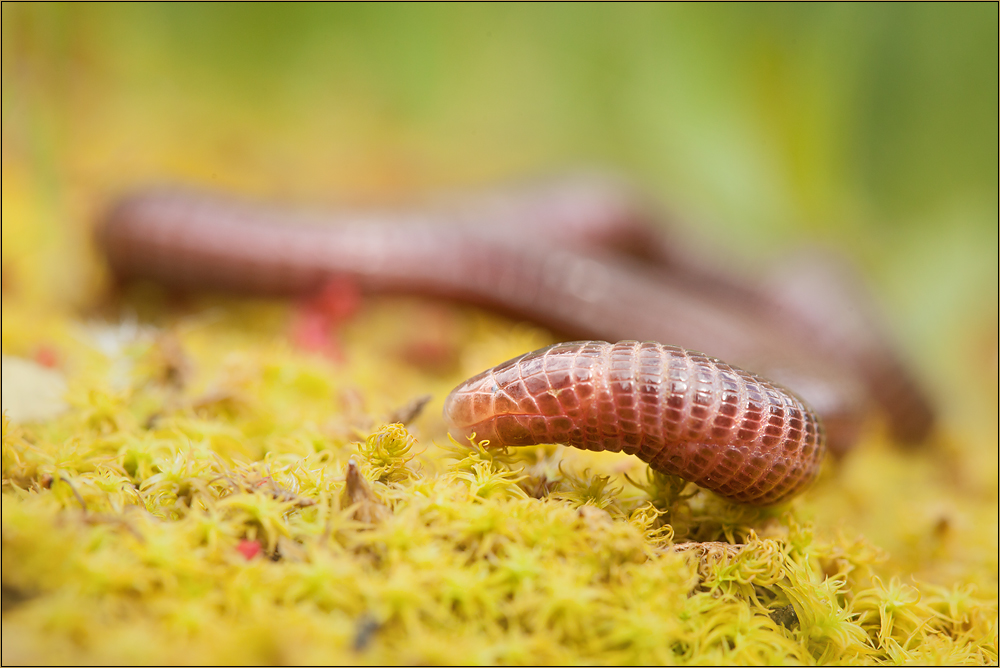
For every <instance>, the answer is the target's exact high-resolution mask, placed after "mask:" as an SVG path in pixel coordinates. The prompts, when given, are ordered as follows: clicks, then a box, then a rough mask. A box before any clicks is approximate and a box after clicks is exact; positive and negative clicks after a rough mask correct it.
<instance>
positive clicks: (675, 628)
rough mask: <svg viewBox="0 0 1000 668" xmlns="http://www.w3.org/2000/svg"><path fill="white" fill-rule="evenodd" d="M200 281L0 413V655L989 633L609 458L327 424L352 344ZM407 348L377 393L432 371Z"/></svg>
mask: <svg viewBox="0 0 1000 668" xmlns="http://www.w3.org/2000/svg"><path fill="white" fill-rule="evenodd" d="M215 308H220V307H219V306H216V307H215ZM221 308H222V309H224V311H223V316H222V317H221V318H218V319H217V320H216V321H215V322H213V323H210V324H205V325H204V326H203V327H201V328H199V330H198V331H191V330H188V331H179V332H178V333H176V334H175V335H174V337H175V338H174V341H173V342H172V343H170V344H169V345H170V347H172V351H167V352H166V353H165V352H164V350H163V348H162V346H163V345H164V344H163V339H162V338H159V337H158V336H157V335H155V334H154V335H152V336H149V335H148V334H149V332H147V333H146V334H143V333H141V328H139V329H137V328H134V327H132V329H131V330H130V332H125V331H120V332H118V335H119V338H120V341H121V345H118V346H116V347H115V348H114V349H110V350H109V351H108V352H105V353H95V352H94V351H93V350H92V349H88V348H87V346H79V348H78V349H77V350H76V351H74V352H70V353H67V354H66V357H65V359H66V364H65V367H64V368H65V369H67V370H72V371H66V373H67V375H68V376H69V381H70V384H71V386H75V387H78V388H83V387H91V388H94V389H92V390H91V391H86V392H85V391H79V392H77V393H75V394H73V395H72V397H71V399H72V401H71V408H70V410H69V411H67V412H65V413H63V414H62V415H60V416H59V417H57V418H54V419H52V420H49V421H48V422H45V423H40V424H34V425H21V426H19V425H14V424H12V423H11V422H10V421H9V420H8V419H7V418H6V416H5V417H4V422H3V495H2V499H3V592H4V594H3V619H4V660H5V662H6V661H10V662H66V661H73V662H84V663H108V662H115V663H121V662H140V663H150V662H154V663H212V662H242V663H249V662H272V663H300V662H304V663H334V662H338V663H372V664H380V663H536V662H541V663H579V662H587V663H626V664H631V663H699V664H705V663H906V662H939V663H991V662H993V663H995V662H996V660H997V623H996V620H997V608H996V592H995V589H994V590H992V591H988V590H982V589H981V588H977V587H976V586H975V585H974V584H973V583H972V582H971V581H969V582H965V583H961V578H959V582H960V583H959V584H955V585H947V586H946V585H941V584H939V585H934V584H930V583H927V582H921V581H920V580H915V579H913V578H910V577H906V576H905V574H904V573H902V572H900V571H899V570H898V566H896V565H895V563H894V561H893V560H892V557H891V555H888V554H886V553H885V551H884V550H881V549H879V548H877V547H875V546H873V545H872V544H871V543H870V542H869V541H867V540H865V539H863V538H848V537H846V536H847V534H846V533H845V531H843V530H840V531H836V530H832V529H829V528H827V527H820V526H814V525H813V524H811V523H810V522H808V521H807V520H806V516H807V515H808V514H809V512H808V510H809V509H808V507H804V506H803V504H801V503H797V504H793V505H791V506H786V507H783V508H778V509H763V510H762V509H754V508H748V507H743V506H738V505H734V504H731V503H728V502H726V501H724V500H722V499H719V498H717V497H714V496H712V495H710V494H707V493H705V492H703V491H699V490H697V489H695V488H693V487H692V486H690V485H686V484H684V483H683V481H679V480H677V479H675V478H672V477H669V476H662V475H659V474H655V473H652V472H648V471H646V472H644V471H643V469H644V467H643V466H642V465H641V464H640V463H638V462H634V461H632V460H631V459H629V458H622V457H607V456H605V455H601V454H595V453H584V452H577V451H571V450H567V449H564V448H559V447H555V446H537V447H531V448H521V449H510V450H504V449H497V448H492V447H489V445H488V444H485V443H478V442H476V441H475V440H473V441H472V442H470V443H456V442H453V441H451V442H450V441H448V440H447V439H445V438H442V437H441V436H439V434H441V427H440V418H438V417H437V416H435V415H433V414H428V413H425V414H423V415H421V416H420V417H419V418H417V419H416V421H415V423H414V426H413V427H411V428H410V429H407V428H406V427H403V426H402V425H400V424H394V425H383V426H373V427H371V428H369V430H368V432H367V433H364V434H362V436H363V438H355V437H354V436H352V435H351V432H350V431H347V432H345V430H344V424H345V423H344V422H343V421H342V420H340V419H337V416H338V413H340V417H343V413H344V412H350V411H354V412H355V417H358V416H362V417H364V416H365V415H367V416H368V417H369V419H370V422H371V423H372V424H374V423H376V422H377V420H376V419H375V417H373V416H372V412H373V411H372V410H371V409H364V408H362V409H360V410H359V409H357V408H351V407H350V404H344V403H343V402H341V403H340V408H338V405H337V399H336V397H337V396H338V392H340V391H343V389H344V388H353V391H354V392H356V393H357V394H358V395H359V396H360V397H362V400H361V402H360V404H361V405H363V406H372V405H374V404H375V403H376V401H375V398H374V396H373V391H372V390H369V389H368V388H367V386H366V379H367V378H368V377H369V374H371V373H375V372H376V371H378V370H379V369H380V368H382V367H383V366H384V365H385V364H386V363H385V362H383V361H381V360H379V359H378V355H377V352H378V351H374V352H369V351H365V350H364V349H363V348H357V349H352V348H348V349H347V353H348V355H347V358H346V359H345V361H344V362H342V363H341V364H340V366H337V365H336V364H331V363H328V362H325V361H323V360H321V359H319V358H314V357H311V356H310V354H308V353H304V352H298V351H296V350H295V349H294V348H291V347H287V346H284V345H276V344H275V343H274V342H273V341H271V340H268V339H264V338H259V339H258V338H254V337H247V338H243V340H242V342H241V343H239V344H238V345H236V346H235V347H228V346H230V345H232V342H233V339H234V338H235V337H236V335H237V332H236V331H235V330H236V329H237V328H239V326H240V319H241V318H242V317H244V316H246V317H252V309H250V307H249V306H248V305H247V304H245V303H241V304H238V305H237V306H234V307H233V309H232V310H229V309H227V308H226V307H225V306H224V305H223V306H222V307H221ZM262 308H264V309H265V310H271V309H273V308H274V307H273V306H272V305H262ZM5 309H6V304H5ZM475 317H478V316H475ZM67 318H69V316H67ZM14 322H15V323H17V324H15V325H12V326H15V327H19V326H21V324H20V323H21V322H22V321H21V320H15V321H14ZM467 322H468V323H471V324H470V325H469V327H470V328H474V327H476V325H475V323H474V318H473V319H472V320H469V321H467ZM363 323H364V316H362V320H361V322H360V323H359V324H358V326H361V325H363ZM72 326H81V325H80V323H75V324H74V323H73V322H72V321H71V319H70V320H68V321H67V322H62V323H58V324H57V325H56V327H57V328H67V327H72ZM105 327H106V326H105ZM120 327H121V328H122V329H123V330H124V329H125V328H127V327H130V326H127V325H122V326H120ZM4 328H5V339H6V338H7V337H8V334H7V328H8V324H7V321H6V319H5V322H4ZM210 334H217V335H218V336H217V337H215V336H210ZM41 335H42V336H46V335H48V332H46V331H42V332H41ZM19 336H21V335H20V334H18V333H14V332H12V333H10V338H12V339H16V338H18V337H19ZM475 336H476V335H475V334H474V332H473V333H470V337H471V338H472V339H473V340H476V339H475ZM480 341H481V340H480ZM470 345H471V344H470ZM475 345H481V344H479V343H476V344H475ZM227 347H228V349H227V350H225V351H224V352H223V351H222V350H221V348H227ZM497 354H498V355H500V354H506V351H502V352H498V353H497ZM352 355H356V357H355V359H354V360H352V359H351V356H352ZM368 355H370V356H371V357H369V358H367V359H366V356H368ZM94 357H103V358H104V359H103V360H100V361H99V362H98V363H95V362H94V361H93V358H94ZM88 359H89V360H90V361H87V360H88ZM177 359H184V360H186V361H185V362H184V363H183V366H184V368H185V371H184V373H183V374H170V373H164V369H165V367H168V366H171V365H174V362H172V361H170V360H174V361H176V360H177ZM397 364H398V362H397ZM454 373H455V374H456V375H459V374H461V373H463V371H462V370H460V369H457V370H455V371H454ZM111 374H115V375H117V376H118V377H125V378H128V379H129V380H128V383H127V384H126V385H124V386H118V387H117V388H116V389H113V390H112V389H104V390H102V389H98V388H101V387H105V388H107V387H109V376H110V375H111ZM415 376H416V378H415V379H412V378H411V379H409V380H407V379H406V374H403V375H401V376H400V378H401V382H404V383H409V382H412V383H413V385H414V386H413V387H412V388H409V387H402V388H398V389H399V392H398V396H403V397H405V396H407V395H412V396H416V394H418V393H419V389H420V388H419V387H417V385H419V384H420V383H421V382H425V383H429V384H432V385H447V384H449V383H451V382H452V381H453V380H454V379H452V378H448V379H444V380H441V379H437V378H435V377H434V376H433V374H432V375H431V376H425V377H423V379H421V375H420V374H415ZM331 401H332V402H333V404H334V405H333V406H331ZM344 406H348V408H346V409H345V408H343V407H344ZM378 410H381V409H378ZM390 412H391V411H390ZM357 424H363V421H359V422H358V423H357ZM352 429H353V430H354V433H357V432H359V431H360V429H359V428H358V427H357V426H355V427H353V428H352ZM419 433H428V434H432V438H427V437H420V436H418V434H419ZM352 466H353V467H354V468H353V470H354V471H355V472H356V475H357V476H358V478H357V481H358V482H357V484H358V485H360V486H361V487H358V488H356V489H355V491H354V492H351V493H349V492H350V490H349V489H348V482H349V480H350V476H351V470H352V468H351V467H352ZM835 475H836V474H835V473H829V474H828V477H830V476H835ZM640 481H641V482H640ZM821 484H822V483H821ZM357 489H361V490H363V491H362V492H358V491H357ZM822 491H823V490H822V488H821V489H820V490H819V493H822ZM359 495H360V496H359ZM364 504H374V505H373V506H372V507H373V508H377V509H378V512H374V511H370V512H359V508H361V507H362V506H364Z"/></svg>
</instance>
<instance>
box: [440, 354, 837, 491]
mask: <svg viewBox="0 0 1000 668" xmlns="http://www.w3.org/2000/svg"><path fill="white" fill-rule="evenodd" d="M444 414H445V419H446V421H447V422H448V423H449V425H450V427H451V431H452V433H453V434H454V435H456V436H459V437H462V436H469V435H471V434H475V437H476V439H477V440H482V439H488V440H489V441H490V444H491V445H513V446H516V445H533V444H538V443H562V444H565V445H571V446H574V447H577V448H583V449H587V450H610V451H614V452H619V451H621V452H626V453H628V454H632V455H636V456H637V457H639V459H641V460H642V461H644V462H647V463H648V464H649V465H650V467H652V468H653V469H655V470H657V471H661V472H663V473H669V474H672V475H677V476H680V477H682V478H684V479H685V480H689V481H691V482H694V483H696V484H698V485H700V486H702V487H705V488H707V489H710V490H712V491H714V492H716V493H718V494H720V495H722V496H725V497H727V498H730V499H733V500H735V501H740V502H743V503H752V504H759V505H770V504H774V503H780V502H781V501H784V500H786V499H789V498H790V497H792V496H794V495H796V494H798V493H799V492H801V491H802V490H803V489H804V488H805V487H806V486H808V485H809V483H810V482H811V481H812V480H813V478H814V477H815V476H816V473H817V471H818V470H819V465H820V462H821V461H822V459H823V455H824V453H825V451H826V445H825V442H824V438H823V430H822V426H821V424H820V422H819V419H818V417H817V416H816V414H815V413H814V412H813V411H812V410H811V409H810V408H808V407H807V406H806V405H805V404H804V403H803V402H802V400H801V399H799V398H798V397H796V396H795V395H794V394H793V393H791V392H789V391H788V390H786V389H784V388H782V387H780V386H778V385H775V384H774V383H771V382H770V381H767V380H765V379H763V378H761V377H759V376H756V375H754V374H752V373H749V372H747V371H744V370H743V369H740V368H738V367H734V366H731V365H729V364H726V363H725V362H722V361H721V360H718V359H715V358H712V357H708V356H706V355H703V354H701V353H697V352H692V351H688V350H684V349H683V348H679V347H677V346H664V345H661V344H658V343H654V342H645V343H639V342H636V341H621V342H618V343H615V344H611V343H605V342H604V341H577V342H574V343H559V344H556V345H553V346H549V347H547V348H543V349H541V350H536V351H535V352H531V353H527V354H525V355H521V356H520V357H517V358H515V359H512V360H509V361H507V362H505V363H503V364H500V365H499V366H497V367H494V368H492V369H489V370H487V371H484V372H483V373H481V374H479V375H478V376H475V377H474V378H471V379H470V380H468V381H466V382H465V383H463V384H461V385H460V386H459V387H457V388H455V390H454V391H452V393H451V394H450V395H448V398H447V399H446V401H445V407H444Z"/></svg>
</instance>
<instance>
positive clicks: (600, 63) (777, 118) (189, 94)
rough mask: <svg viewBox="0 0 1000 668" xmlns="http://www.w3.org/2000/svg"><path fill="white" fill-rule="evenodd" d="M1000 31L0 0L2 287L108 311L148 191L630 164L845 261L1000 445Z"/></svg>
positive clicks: (362, 189)
mask: <svg viewBox="0 0 1000 668" xmlns="http://www.w3.org/2000/svg"><path fill="white" fill-rule="evenodd" d="M997 26H998V12H997V5H996V4H995V3H981V4H880V5H867V4H832V5H827V4H815V5H813V4H810V5H784V4H782V5H756V4H754V5H738V6H732V5H725V6H722V5H703V4H697V5H675V4H671V5H648V4H642V5H618V4H616V5H590V4H588V5H573V4H558V5H547V4H546V5H520V4H518V5H478V4H477V5H372V4H359V5H352V4H337V5H326V4H281V5H272V4H253V5H232V4H208V5H201V4H197V5H195V4H162V5H161V4H135V5H131V4H101V5H85V4H84V5H79V4H74V5H61V4H46V5H31V4H11V3H4V4H3V207H4V210H3V213H4V222H3V263H4V265H3V266H4V278H3V280H4V283H3V285H4V294H5V299H7V298H8V296H9V295H20V297H22V298H25V299H28V298H30V299H33V300H36V301H37V302H38V303H39V304H49V305H52V306H53V307H58V306H63V307H67V306H68V307H71V308H76V307H79V306H81V305H85V304H87V303H89V302H90V301H91V300H93V299H94V298H95V295H97V294H99V292H100V286H101V285H102V282H101V281H102V270H101V267H100V263H99V262H98V261H96V259H95V258H94V256H93V253H92V251H90V250H83V249H86V248H87V247H88V245H87V241H88V238H89V236H88V235H89V229H90V227H91V226H92V224H93V221H94V219H95V216H96V215H97V213H98V212H99V211H100V210H101V209H102V208H103V207H104V206H106V205H107V203H108V202H109V201H110V199H111V198H113V197H114V196H115V195H116V194H118V193H120V192H122V191H124V190H126V189H127V188H129V187H130V186H133V185H136V184H139V183H145V182H149V181H181V182H188V183H195V184H199V185H202V186H207V187H212V188H219V189H226V190H235V191H240V192H248V193H254V194H256V195H262V196H272V197H281V198H292V199H297V200H304V201H313V202H324V203H335V202H344V201H352V202H357V201H373V200H374V201H384V200H392V201H400V200H405V199H406V198H408V197H413V196H415V195H417V194H419V193H422V192H425V191H427V190H430V189H435V188H452V187H464V186H482V185H488V184H491V183H494V182H499V181H504V180H511V179H523V178H526V177H531V176H532V175H541V174H552V173H558V172H562V171H566V170H571V169H575V168H579V167H602V168H610V169H612V170H615V171H619V172H621V173H624V174H625V175H627V176H628V177H630V178H632V179H633V180H635V181H636V182H637V183H638V184H640V186H641V187H643V188H644V189H646V190H647V191H648V192H649V193H650V194H651V195H652V196H653V197H654V198H656V199H657V200H658V201H659V202H661V203H662V204H664V206H666V207H668V208H669V209H670V210H672V211H674V212H677V213H678V214H679V219H680V220H681V221H682V224H686V225H688V226H689V227H691V228H692V229H693V230H695V231H696V233H697V234H698V235H700V236H702V237H703V238H705V239H707V240H709V241H718V242H719V243H724V244H725V245H726V246H727V247H729V248H731V249H732V252H733V253H734V254H735V255H738V256H743V257H744V258H746V259H748V261H750V262H755V261H756V260H749V259H750V258H755V257H756V256H758V255H759V256H760V257H761V258H763V261H766V259H767V258H770V257H775V256H776V255H777V254H779V253H780V252H782V251H786V250H788V249H791V248H793V247H794V245H795V244H796V243H799V242H804V241H810V242H816V241H818V242H821V243H827V244H831V245H833V246H836V247H839V248H841V249H843V250H845V251H846V252H847V253H848V254H849V255H850V256H852V257H853V259H854V260H855V261H856V262H857V263H858V265H859V267H860V268H861V270H862V271H863V272H864V274H865V275H866V277H867V278H868V279H869V281H870V282H871V284H872V286H873V289H874V291H875V292H876V294H877V295H878V296H879V297H880V298H881V299H882V300H883V301H884V302H885V304H886V311H887V320H888V321H889V322H891V323H893V325H892V326H893V328H894V329H895V331H896V334H897V335H898V336H899V337H900V338H901V340H902V341H903V344H904V345H905V346H907V347H908V348H909V350H910V352H911V353H913V354H914V356H915V357H916V358H918V359H920V360H922V362H920V364H921V365H922V371H923V373H924V374H925V375H926V376H928V377H931V378H934V379H935V380H937V381H940V382H941V383H943V385H942V387H944V388H946V391H945V392H942V394H945V393H947V391H948V390H947V388H965V389H966V390H968V389H969V388H968V387H967V386H968V384H969V383H970V382H971V383H972V389H973V390H975V392H974V394H977V395H985V400H982V402H981V403H976V404H975V406H976V408H975V411H976V412H977V413H979V414H980V415H982V413H981V411H983V410H987V415H988V417H987V420H986V422H987V423H991V424H992V431H993V432H994V433H995V431H996V378H997V371H996V369H997V276H998V270H997V247H998V241H997V229H998V222H997V221H998V205H997V192H998V190H997V182H998V173H997V144H998V136H997V127H998V107H997V81H998V71H997V63H998V46H997V44H998V41H997V34H998V28H997ZM984 359H985V360H986V362H985V363H984V362H983V360H984ZM951 369H958V371H955V372H954V373H952V372H950V371H949V370H951ZM970 378H972V380H971V381H970V380H969V379H970ZM980 390H982V391H980ZM963 396H965V395H963ZM963 401H964V399H963ZM991 402H992V404H991ZM990 405H992V408H990Z"/></svg>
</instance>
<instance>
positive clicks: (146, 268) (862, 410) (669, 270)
mask: <svg viewBox="0 0 1000 668" xmlns="http://www.w3.org/2000/svg"><path fill="white" fill-rule="evenodd" d="M636 202H637V200H636V199H635V197H634V196H633V195H631V194H630V193H628V192H627V191H625V190H623V189H621V188H620V187H617V186H610V187H609V186H608V184H606V183H602V182H600V181H598V182H594V181H593V180H584V181H577V182H569V183H568V184H561V185H558V186H557V187H548V188H539V189H535V190H532V191H528V192H526V193H525V192H522V193H520V194H514V195H511V194H509V193H501V194H497V195H488V196H485V197H483V196H480V197H479V198H476V199H471V200H466V201H464V202H460V203H459V204H458V205H453V206H452V207H450V208H437V209H434V208H430V209H425V210H423V211H420V210H417V211H415V212H414V211H408V212H402V213H400V212H390V213H377V212H371V211H357V212H341V213H339V214H329V213H325V212H320V213H313V212H307V211H297V210H294V209H289V208H281V207H274V206H266V205H257V204H249V203H245V202H240V201H239V200H232V199H227V198H222V197H218V196H214V195H204V194H198V193H192V192H189V191H188V192H186V191H170V190H151V191H146V192H142V193H138V194H136V195H134V196H132V197H129V198H126V199H124V200H122V201H121V202H120V203H119V204H118V205H117V206H116V207H115V208H114V209H113V210H112V211H111V212H110V213H109V215H108V216H107V218H106V220H105V221H104V224H103V225H102V227H101V228H100V236H99V244H100V246H101V248H102V249H103V251H104V253H105V254H106V256H107V258H108V261H109V264H110V265H111V268H112V270H113V271H114V273H115V274H116V275H117V276H119V277H121V278H126V279H127V278H149V279H154V280H157V281H160V282H163V283H165V284H168V285H173V286H178V287H184V288H194V289H206V288H208V289H212V288H216V289H218V288H222V289H232V290H238V291H243V292H253V293H262V294H296V293H308V292H310V291H314V290H317V289H319V288H320V287H322V285H323V284H324V282H326V281H328V280H330V278H331V277H348V278H350V279H351V280H352V281H354V282H356V283H357V284H358V286H359V287H361V288H362V289H364V290H366V291H370V292H398V293H409V294H421V295H432V296H438V297H444V298H448V299H456V300H461V301H465V302H470V303H473V304H478V305H483V306H486V307H489V308H492V309H496V310H499V311H502V312H505V313H508V314H511V315H514V316H516V317H519V318H524V319H529V320H533V321H535V322H538V323H540V324H543V325H546V326H548V327H550V328H551V329H553V330H554V331H556V332H559V333H562V334H565V335H568V336H570V337H573V338H591V339H606V340H619V339H647V340H656V341H665V342H670V343H673V344H677V345H680V346H684V347H685V348H688V349H701V350H708V351H710V352H711V353H712V354H715V355H718V356H720V357H722V358H724V359H727V360H730V361H732V362H734V363H736V364H738V365H739V366H740V367H742V368H747V369H754V370H755V371H756V372H759V373H762V374H764V375H766V376H767V377H769V378H773V379H775V380H777V381H778V382H780V383H781V384H783V385H785V386H787V387H791V388H793V389H794V390H795V391H796V392H797V393H798V394H799V395H800V396H802V397H804V398H805V399H806V401H807V402H808V403H809V404H810V405H811V406H812V407H813V408H814V409H815V410H816V411H817V413H819V414H820V415H822V416H823V420H824V423H825V425H826V431H827V437H828V443H829V446H830V448H831V449H832V450H834V451H837V452H843V451H846V450H847V448H849V447H850V445H851V443H853V441H854V439H855V438H856V434H857V431H858V430H859V428H860V425H862V424H863V423H864V422H865V420H866V418H867V416H868V415H869V414H870V413H871V404H872V402H871V401H870V399H874V400H875V401H876V402H881V403H882V404H884V405H886V406H887V407H888V408H887V409H886V413H887V414H888V415H889V416H890V417H891V422H892V424H893V426H894V429H895V430H896V431H906V430H907V429H908V430H909V431H910V432H911V433H914V434H915V435H916V437H917V438H919V437H920V436H922V435H924V434H925V433H926V430H927V429H929V424H930V420H931V418H930V416H931V415H932V413H931V411H930V407H929V402H927V401H926V399H925V398H924V396H923V394H922V393H921V392H920V390H919V388H917V387H916V385H915V384H914V383H912V382H911V381H910V379H909V377H908V376H906V374H905V373H897V374H895V375H894V374H893V373H892V372H893V371H894V370H895V371H899V370H900V369H901V368H902V365H900V364H899V363H898V362H896V361H895V360H896V358H895V357H894V356H893V355H892V354H891V351H890V350H889V348H888V346H886V345H883V344H880V343H879V341H878V337H873V336H870V335H868V333H867V332H866V331H861V332H860V334H859V333H858V332H857V331H854V330H851V331H846V332H844V333H843V334H842V335H841V334H837V335H836V336H829V335H828V334H829V332H835V333H836V332H837V331H839V330H837V328H836V327H833V326H830V327H826V328H824V327H823V326H822V324H821V323H820V324H817V323H816V322H815V319H814V320H810V319H809V317H798V310H799V306H800V305H799V304H798V302H796V300H794V299H791V300H787V303H791V304H792V307H788V306H787V303H783V302H780V301H775V300H773V299H770V298H767V297H764V296H762V295H761V294H760V291H757V290H754V289H751V288H750V287H747V283H748V282H747V281H745V280H742V281H741V280H740V279H739V278H738V277H730V276H728V275H726V273H725V272H723V271H719V270H717V269H714V268H711V267H706V266H704V264H698V263H696V262H694V261H692V260H691V259H690V257H688V256H687V255H685V253H684V252H683V249H682V248H680V249H679V248H675V247H674V245H673V244H672V243H671V242H670V240H669V239H666V238H665V237H664V236H663V235H662V234H660V233H657V232H656V231H655V230H654V229H653V223H652V222H651V220H652V219H651V217H650V216H649V214H648V213H646V209H645V208H644V207H642V206H640V205H639V204H637V203H636ZM442 223H446V224H442ZM595 244H597V245H598V246H600V247H599V248H595V247H594V245H595ZM800 301H801V300H800ZM807 315H808V314H807ZM833 315H834V316H836V317H837V318H839V315H840V314H839V313H834V314H833ZM854 329H855V330H860V329H863V328H854ZM872 340H875V343H870V341H872ZM859 342H860V343H859ZM858 351H860V352H858ZM862 353H863V354H862ZM878 379H882V380H883V381H884V380H885V379H889V381H890V382H888V383H887V382H882V383H881V385H880V384H879V382H876V380H878ZM888 390H892V391H888Z"/></svg>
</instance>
